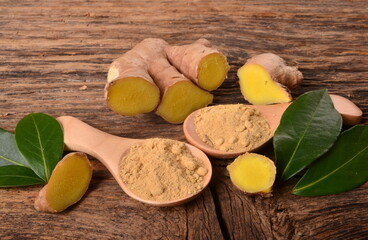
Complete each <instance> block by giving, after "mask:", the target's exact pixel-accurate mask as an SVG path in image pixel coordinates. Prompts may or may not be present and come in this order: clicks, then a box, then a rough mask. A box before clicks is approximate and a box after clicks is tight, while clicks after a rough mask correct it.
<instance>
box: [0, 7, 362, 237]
mask: <svg viewBox="0 0 368 240" xmlns="http://www.w3.org/2000/svg"><path fill="white" fill-rule="evenodd" d="M296 2H297V1H285V0H284V1H271V0H264V1H242V0H238V1H235V0H225V1H210V0H207V1H200V0H197V1H196V0H193V1H173V0H167V1H147V0H146V1H144V0H142V1H141V0H139V1H96V0H84V1H83V0H81V1H67V0H58V1H46V0H42V1H36V0H27V1H14V0H1V1H0V28H1V30H0V80H1V84H0V127H2V128H4V129H6V130H9V131H13V130H14V128H15V125H16V123H17V122H18V121H19V120H20V119H21V118H22V117H23V116H25V115H26V114H28V113H30V112H44V113H48V114H51V115H53V116H55V117H57V116H61V115H72V116H75V117H78V118H80V119H82V120H84V121H85V122H87V123H89V124H91V125H93V126H94V127H96V128H99V129H101V130H103V131H106V132H108V133H111V134H115V135H119V136H125V137H134V138H148V137H166V138H172V139H177V140H184V136H183V133H182V126H181V125H171V124H168V123H166V122H164V121H163V120H162V119H160V118H159V117H157V116H155V115H154V114H146V115H142V116H139V117H122V116H117V115H115V114H113V113H112V112H111V111H110V110H108V109H107V107H106V105H105V102H104V97H103V88H104V84H105V81H106V80H105V79H106V73H107V68H108V66H109V64H110V63H111V61H112V60H113V59H114V58H116V57H118V56H119V55H120V54H121V53H122V52H124V51H126V50H128V49H130V48H131V47H132V46H133V45H135V44H136V43H138V42H139V41H141V40H142V39H144V38H147V37H161V38H164V39H166V40H167V41H168V42H170V43H177V44H184V43H190V42H193V41H194V40H196V39H198V38H202V37H205V38H208V39H209V40H210V41H212V42H213V43H214V44H215V45H217V46H218V48H219V49H220V50H221V51H223V52H225V53H226V55H227V56H228V60H229V62H230V64H231V70H230V73H229V75H228V79H227V80H226V82H225V83H224V84H223V85H222V86H221V87H220V88H219V89H218V90H216V91H214V92H213V93H214V95H215V99H214V104H223V103H244V102H245V100H244V99H243V98H242V96H241V94H240V90H239V85H238V79H237V76H236V71H237V69H238V68H239V67H240V66H241V65H242V64H243V63H244V62H245V60H246V59H247V58H248V57H249V56H250V55H253V54H257V53H262V52H268V51H270V52H274V53H277V54H279V55H281V56H282V57H284V58H285V59H286V60H288V61H297V62H298V64H299V66H300V69H301V71H302V72H303V74H304V77H305V80H304V83H303V84H302V87H301V88H300V90H298V91H297V92H295V93H294V96H295V97H296V96H298V95H300V94H301V93H304V92H307V91H310V90H314V89H320V88H327V89H329V91H330V92H331V93H337V94H340V95H343V96H346V97H349V98H350V99H351V100H352V101H354V102H355V103H356V104H357V105H358V106H359V107H360V108H361V109H362V110H363V111H364V117H363V124H367V123H368V115H367V113H368V101H367V100H368V78H367V76H368V65H367V62H368V17H367V16H368V2H367V1H365V0H361V1H342V0H341V1H336V0H322V1H298V3H296ZM83 86H86V87H87V88H86V89H85V87H83ZM272 152H273V150H272V146H268V147H266V149H263V150H262V151H261V153H262V154H267V155H268V156H270V157H271V158H272V157H273V155H272ZM230 161H231V160H218V159H212V163H213V167H214V176H213V179H212V182H211V184H210V187H209V188H208V189H207V190H206V191H205V192H204V193H203V194H202V195H201V196H200V197H198V198H197V199H195V200H194V201H192V202H190V203H188V204H186V205H183V206H179V207H173V208H156V207H151V206H147V205H144V204H141V203H139V202H137V201H135V200H133V199H131V198H129V197H128V196H127V195H126V194H125V193H124V192H123V191H122V190H121V189H120V188H119V186H118V184H117V183H116V182H115V181H114V179H113V178H112V177H111V175H110V174H109V172H108V171H107V170H106V169H105V167H104V166H103V165H102V164H100V163H99V162H97V161H96V160H93V167H94V175H93V179H92V184H91V186H90V188H89V190H88V192H87V194H86V196H85V197H84V198H83V200H82V201H81V202H80V203H78V204H77V205H75V206H73V207H71V208H70V209H69V210H67V211H65V212H63V213H61V214H45V213H38V212H36V211H35V210H34V209H33V201H34V198H35V197H36V195H37V193H38V191H39V189H40V186H34V187H28V188H11V189H10V188H8V189H0V239H344V240H345V239H367V238H368V188H367V184H365V185H363V186H361V187H359V188H357V189H355V190H353V191H350V192H347V193H343V194H339V195H336V196H325V197H313V198H311V197H298V196H294V195H292V194H291V192H290V190H291V188H292V187H293V185H294V184H295V183H296V181H297V179H293V180H291V181H289V182H288V183H286V184H285V185H282V186H277V187H276V188H275V190H274V197H272V198H267V199H263V198H261V197H257V196H247V195H245V194H243V193H241V192H240V191H238V190H237V189H235V187H234V186H233V185H232V184H231V182H230V179H229V176H228V173H227V171H226V169H225V167H226V165H227V164H229V162H230Z"/></svg>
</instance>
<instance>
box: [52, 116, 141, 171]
mask: <svg viewBox="0 0 368 240" xmlns="http://www.w3.org/2000/svg"><path fill="white" fill-rule="evenodd" d="M57 120H58V121H59V122H60V124H61V126H62V128H63V131H64V144H65V147H66V148H67V150H71V151H81V152H85V153H87V154H89V155H91V156H93V157H95V158H97V159H98V160H100V161H101V162H102V163H104V164H105V165H106V163H107V164H108V165H109V161H115V160H118V159H120V157H121V156H122V154H123V153H124V152H125V151H126V150H127V149H129V148H130V146H131V145H132V144H133V143H134V141H137V140H133V139H128V138H122V137H117V136H114V135H111V134H108V133H105V132H102V131H100V130H98V129H96V128H94V127H91V126H89V125H88V124H86V123H84V122H82V121H81V120H79V119H77V118H75V117H71V116H62V117H59V118H57Z"/></svg>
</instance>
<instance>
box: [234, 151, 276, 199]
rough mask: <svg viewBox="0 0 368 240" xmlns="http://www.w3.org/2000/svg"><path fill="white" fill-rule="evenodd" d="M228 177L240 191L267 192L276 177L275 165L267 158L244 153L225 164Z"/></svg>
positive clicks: (269, 190) (263, 193) (270, 189)
mask: <svg viewBox="0 0 368 240" xmlns="http://www.w3.org/2000/svg"><path fill="white" fill-rule="evenodd" d="M227 170H228V171H229V174H230V179H231V181H232V182H233V184H234V185H235V186H236V187H237V188H239V189H240V190H241V191H243V192H246V193H259V194H262V195H266V196H267V194H269V193H270V192H271V191H272V185H273V183H274V182H275V178H276V167H275V164H274V162H273V161H272V160H270V159H269V158H267V157H265V156H262V155H259V154H256V153H245V154H243V155H240V156H239V157H237V158H236V159H235V160H234V162H232V163H231V164H230V165H228V166H227Z"/></svg>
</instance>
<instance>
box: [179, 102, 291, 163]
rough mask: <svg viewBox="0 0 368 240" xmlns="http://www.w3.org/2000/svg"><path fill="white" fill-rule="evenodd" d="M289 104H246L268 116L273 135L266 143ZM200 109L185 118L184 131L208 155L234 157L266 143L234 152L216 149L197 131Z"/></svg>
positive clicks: (224, 157)
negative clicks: (195, 121)
mask: <svg viewBox="0 0 368 240" xmlns="http://www.w3.org/2000/svg"><path fill="white" fill-rule="evenodd" d="M289 105H290V104H289V103H282V104H276V105H246V106H247V107H249V108H253V109H256V110H258V111H259V112H261V114H262V115H263V116H264V117H265V118H266V120H267V122H268V124H269V125H270V128H271V135H270V138H269V139H267V140H266V141H265V142H264V144H266V143H267V142H269V141H270V140H271V138H272V137H273V135H274V133H275V131H276V129H277V127H278V126H279V124H280V120H281V116H282V114H283V113H284V111H285V110H286V108H287V107H288V106H289ZM198 111H200V110H197V111H194V112H192V113H191V114H190V115H189V116H188V117H187V118H186V119H185V121H184V124H183V131H184V135H185V138H186V139H187V140H188V142H189V143H190V144H192V145H194V146H196V147H197V148H199V149H201V150H202V151H203V152H205V153H207V154H208V155H210V156H213V157H216V158H223V159H226V158H234V157H237V156H239V155H241V154H243V153H245V152H253V151H256V150H258V149H259V148H261V147H262V146H263V145H264V144H262V145H261V146H258V147H256V148H253V149H251V150H247V151H245V150H244V151H233V152H226V151H221V150H218V149H215V148H213V147H211V146H209V145H207V144H206V143H205V142H203V141H202V139H201V138H200V137H199V136H198V134H197V131H196V127H195V123H194V120H195V117H196V114H197V113H198Z"/></svg>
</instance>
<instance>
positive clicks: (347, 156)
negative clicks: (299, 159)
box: [293, 125, 368, 196]
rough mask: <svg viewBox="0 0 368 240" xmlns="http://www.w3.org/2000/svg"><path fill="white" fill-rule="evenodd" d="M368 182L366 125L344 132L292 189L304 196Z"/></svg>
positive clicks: (341, 189)
mask: <svg viewBox="0 0 368 240" xmlns="http://www.w3.org/2000/svg"><path fill="white" fill-rule="evenodd" d="M366 181H368V126H362V125H360V126H354V127H352V128H351V129H349V130H347V131H345V132H343V133H342V134H341V135H340V137H339V139H338V140H337V141H336V144H335V145H334V146H333V147H332V148H331V150H330V151H328V152H327V153H326V154H325V155H323V156H322V157H321V158H320V159H319V160H318V161H317V162H315V163H314V164H313V165H312V166H311V167H310V168H309V170H308V171H307V172H306V173H305V175H304V176H303V177H302V179H300V181H299V182H298V183H297V185H296V186H295V187H294V189H293V193H294V194H296V195H303V196H320V195H329V194H337V193H341V192H345V191H348V190H351V189H354V188H356V187H358V186H360V185H362V184H363V183H365V182H366Z"/></svg>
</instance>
